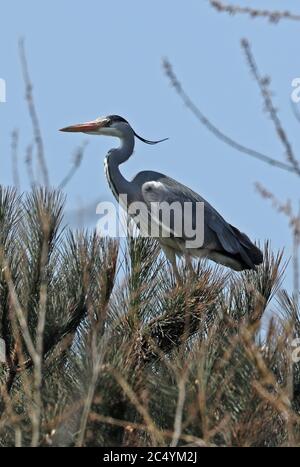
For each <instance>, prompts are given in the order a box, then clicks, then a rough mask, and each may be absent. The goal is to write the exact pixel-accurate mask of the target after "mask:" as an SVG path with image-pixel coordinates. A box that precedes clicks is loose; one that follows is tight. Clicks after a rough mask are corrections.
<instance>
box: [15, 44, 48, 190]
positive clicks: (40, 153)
mask: <svg viewBox="0 0 300 467" xmlns="http://www.w3.org/2000/svg"><path fill="white" fill-rule="evenodd" d="M19 52H20V60H21V66H22V72H23V79H24V83H25V89H26V101H27V105H28V110H29V114H30V118H31V122H32V127H33V134H34V139H35V143H36V146H37V159H38V163H39V166H40V170H41V174H42V177H43V182H44V185H45V186H46V187H48V186H49V185H50V180H49V174H48V168H47V163H46V159H45V153H44V144H43V139H42V134H41V129H40V124H39V119H38V116H37V112H36V108H35V104H34V100H33V93H32V83H31V80H30V76H29V71H28V63H27V58H26V53H25V45H24V40H23V39H21V40H20V41H19Z"/></svg>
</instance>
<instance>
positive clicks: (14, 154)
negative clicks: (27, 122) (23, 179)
mask: <svg viewBox="0 0 300 467" xmlns="http://www.w3.org/2000/svg"><path fill="white" fill-rule="evenodd" d="M18 145H19V132H18V130H14V131H13V132H12V135H11V160H12V175H13V183H14V186H15V187H16V190H17V191H20V176H19V168H18Z"/></svg>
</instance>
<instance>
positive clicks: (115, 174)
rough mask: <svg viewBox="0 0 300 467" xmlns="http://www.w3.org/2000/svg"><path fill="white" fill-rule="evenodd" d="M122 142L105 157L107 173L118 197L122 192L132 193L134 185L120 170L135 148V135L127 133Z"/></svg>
mask: <svg viewBox="0 0 300 467" xmlns="http://www.w3.org/2000/svg"><path fill="white" fill-rule="evenodd" d="M120 141H121V144H120V146H119V147H118V148H117V149H111V150H110V151H109V152H108V154H107V156H106V158H105V163H104V164H105V173H106V177H107V180H108V183H109V186H110V188H111V190H112V192H113V194H114V196H115V198H117V199H118V196H119V195H120V194H127V195H128V197H130V195H131V191H132V186H131V182H129V181H128V180H126V178H125V177H123V175H122V174H121V172H120V168H119V166H120V165H121V164H123V163H124V162H126V161H127V160H128V159H129V158H130V156H131V155H132V153H133V150H134V142H135V141H134V135H133V133H131V132H130V133H129V132H128V133H127V134H126V135H124V137H122V138H120Z"/></svg>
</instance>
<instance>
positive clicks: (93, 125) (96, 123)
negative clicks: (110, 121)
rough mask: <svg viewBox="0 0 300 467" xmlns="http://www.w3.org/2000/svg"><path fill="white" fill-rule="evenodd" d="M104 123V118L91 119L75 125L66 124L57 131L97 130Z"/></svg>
mask: <svg viewBox="0 0 300 467" xmlns="http://www.w3.org/2000/svg"><path fill="white" fill-rule="evenodd" d="M106 123H107V121H106V120H93V121H91V122H85V123H78V124H76V125H71V126H67V127H65V128H61V129H60V130H59V131H68V132H71V133H88V132H94V131H95V132H97V131H98V130H100V129H101V128H103V127H105V124H106Z"/></svg>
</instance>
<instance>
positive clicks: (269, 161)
mask: <svg viewBox="0 0 300 467" xmlns="http://www.w3.org/2000/svg"><path fill="white" fill-rule="evenodd" d="M163 68H164V71H165V74H166V76H167V77H168V78H169V80H170V83H171V84H172V86H173V87H174V89H175V91H176V92H177V94H178V96H179V97H180V98H181V99H182V101H183V103H184V104H185V106H186V107H187V108H188V109H189V110H190V111H191V112H192V113H193V114H194V116H195V117H196V118H197V120H199V122H200V123H201V124H202V125H204V126H205V127H206V128H207V129H208V130H209V131H210V132H211V133H212V134H213V135H214V136H216V137H217V138H218V139H220V140H221V141H223V142H224V143H226V144H228V145H229V146H231V147H232V148H234V149H236V150H237V151H239V152H242V153H244V154H247V155H248V156H251V157H254V158H255V159H258V160H260V161H262V162H265V163H266V164H269V165H272V166H273V167H277V168H279V169H282V170H286V171H288V172H292V173H295V174H297V175H298V176H299V175H300V174H299V173H298V172H297V171H296V170H295V168H294V167H293V166H292V165H289V164H285V163H284V162H281V161H279V160H277V159H274V158H272V157H270V156H267V155H266V154H263V153H261V152H259V151H256V150H254V149H251V148H248V147H246V146H243V145H242V144H240V143H238V142H237V141H235V140H233V139H232V138H230V137H229V136H227V135H226V134H225V133H223V132H222V131H221V130H219V128H217V127H216V126H215V125H214V124H213V123H211V121H210V120H208V118H207V117H206V116H205V115H204V114H203V113H202V111H201V110H200V109H199V108H198V107H197V106H196V105H195V104H194V102H193V101H192V100H191V99H190V97H189V96H188V95H187V93H186V92H185V90H184V89H183V87H182V85H181V83H180V82H179V81H178V78H177V76H176V75H175V73H174V70H173V67H172V65H171V64H170V62H169V61H168V60H166V59H165V60H164V61H163Z"/></svg>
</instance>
